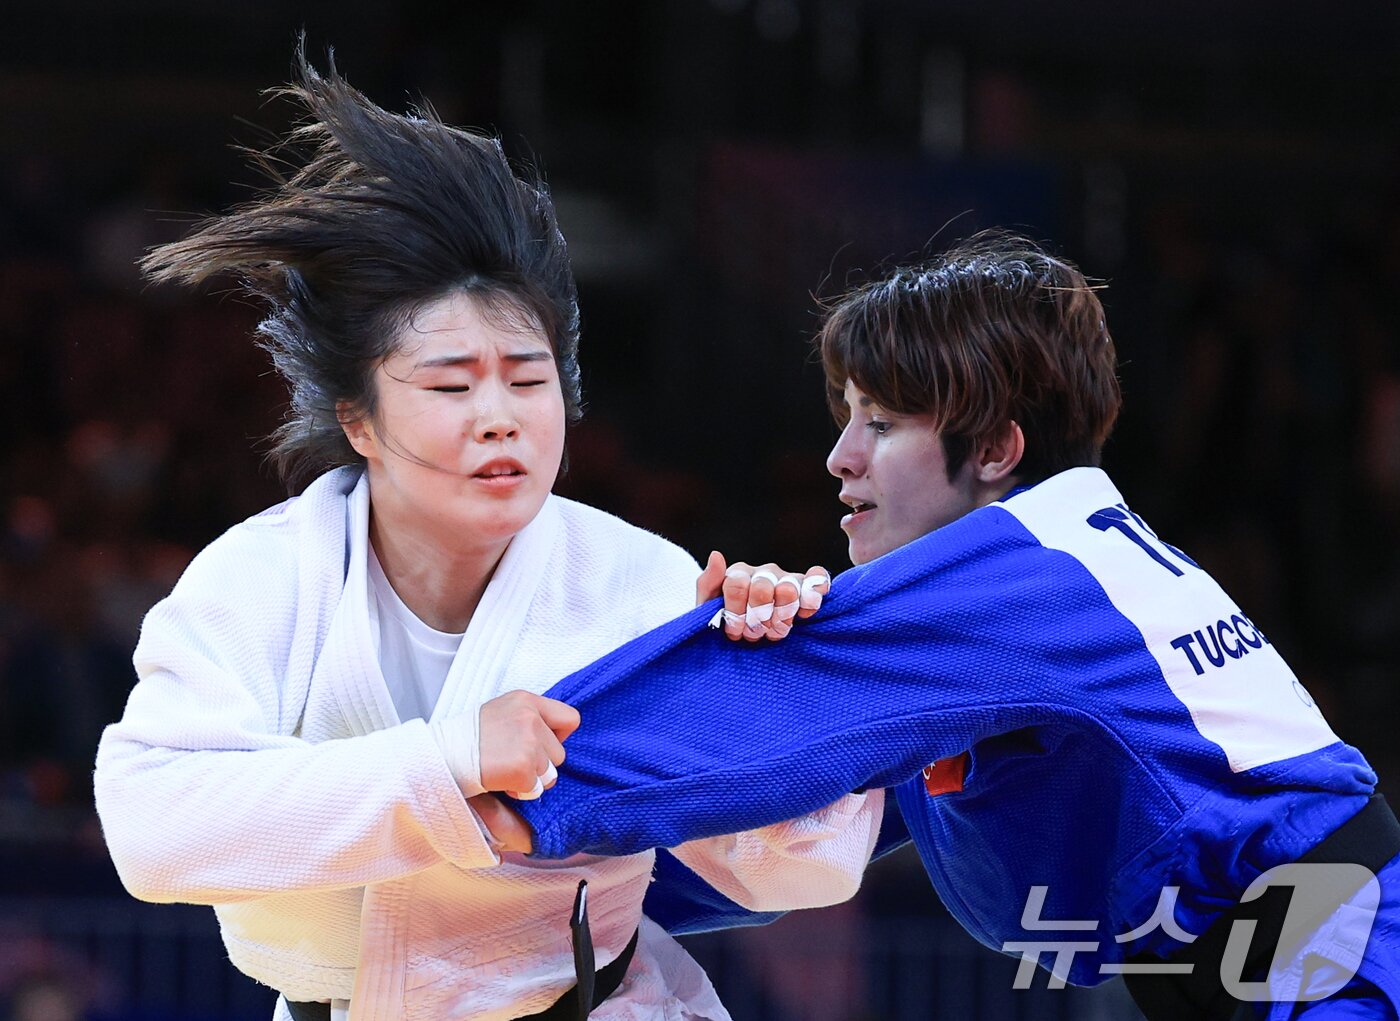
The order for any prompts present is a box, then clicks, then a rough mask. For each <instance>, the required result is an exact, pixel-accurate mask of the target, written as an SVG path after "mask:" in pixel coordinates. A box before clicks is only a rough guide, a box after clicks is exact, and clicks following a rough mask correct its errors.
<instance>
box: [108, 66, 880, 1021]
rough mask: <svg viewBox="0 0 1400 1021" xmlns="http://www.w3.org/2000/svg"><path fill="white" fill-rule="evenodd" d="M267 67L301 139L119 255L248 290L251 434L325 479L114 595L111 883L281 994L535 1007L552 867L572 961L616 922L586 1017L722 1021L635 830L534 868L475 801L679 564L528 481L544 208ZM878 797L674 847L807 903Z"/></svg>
mask: <svg viewBox="0 0 1400 1021" xmlns="http://www.w3.org/2000/svg"><path fill="white" fill-rule="evenodd" d="M301 77H302V81H301V83H300V84H299V85H297V86H294V87H291V88H289V89H288V93H289V94H290V95H291V96H292V97H293V98H295V99H297V100H299V101H300V102H302V103H304V104H305V106H306V107H307V108H308V110H309V111H310V113H311V120H310V122H309V124H308V126H306V127H303V128H302V129H300V131H299V132H298V133H296V134H294V135H293V136H292V139H291V141H292V142H293V143H294V145H299V146H303V147H306V148H308V149H309V151H307V152H305V154H304V155H303V156H301V157H297V156H295V155H290V156H289V155H287V154H286V153H282V154H279V159H280V160H281V162H278V161H269V162H268V163H267V165H268V166H269V167H273V168H275V167H278V166H288V165H292V166H297V165H298V163H297V161H298V160H300V163H299V169H297V170H295V172H294V173H292V174H291V176H289V177H287V178H285V179H279V180H278V184H277V186H276V187H275V188H274V189H273V190H272V192H271V193H270V194H268V195H266V196H265V197H263V198H261V199H259V200H257V201H255V202H253V203H251V204H249V205H247V206H244V207H241V208H239V209H236V210H234V211H233V212H231V213H230V214H228V215H225V216H223V217H220V218H217V219H214V220H212V221H209V222H208V223H206V224H205V225H203V226H202V227H201V228H200V229H199V230H198V231H197V232H196V233H195V234H194V235H192V236H191V237H190V238H189V239H187V240H185V241H182V242H178V243H176V244H173V245H169V246H166V247H164V248H162V249H158V250H157V251H155V252H154V253H152V255H151V256H150V257H149V258H148V259H147V261H146V264H145V268H146V269H147V271H148V272H149V273H150V274H151V275H152V276H153V277H154V278H155V279H158V280H181V281H186V282H193V281H200V280H203V279H205V278H207V277H210V276H213V275H215V274H217V273H220V272H225V271H230V270H231V271H234V272H237V273H239V274H241V275H242V278H243V280H244V282H245V283H246V285H247V286H248V287H249V288H250V289H251V290H252V291H253V292H254V293H257V294H259V295H260V296H262V297H263V298H265V299H266V300H267V301H268V302H269V303H270V307H271V313H270V315H269V317H268V318H267V320H266V321H265V322H264V323H263V324H262V326H261V328H260V331H261V333H262V340H263V343H264V345H265V346H266V347H267V348H268V349H269V350H270V351H271V353H272V355H273V358H274V361H275V363H276V365H277V367H278V369H279V371H281V373H282V374H283V375H284V376H285V377H286V378H287V379H288V380H289V382H290V384H291V387H292V408H291V412H290V415H289V419H288V422H287V424H286V425H285V426H284V427H283V428H282V429H281V430H280V432H279V434H278V437H277V448H276V454H277V456H278V457H279V459H280V461H281V463H282V465H283V466H284V468H287V469H290V470H291V471H292V472H295V471H297V470H304V469H307V468H321V469H324V468H326V467H329V466H336V465H339V467H334V468H333V469H332V470H330V471H329V472H327V473H326V474H322V475H321V476H320V477H319V478H317V479H316V480H315V481H314V482H312V483H311V484H310V486H309V487H308V488H306V490H305V491H304V492H303V493H302V494H301V495H300V496H299V497H296V498H294V499H292V500H288V501H287V502H286V503H283V504H281V505H279V506H277V507H273V508H271V509H270V510H268V511H265V512H264V513H262V514H260V515H258V516H256V517H253V518H251V519H249V520H248V521H245V522H243V523H242V524H239V525H236V526H234V527H233V528H232V529H230V530H229V531H228V532H227V533H226V534H225V535H223V536H222V537H221V538H219V539H218V540H216V541H215V542H214V543H212V544H211V545H210V546H209V547H208V548H207V549H205V550H204V551H203V552H202V553H200V555H199V556H198V557H196V558H195V560H194V562H193V563H192V564H191V565H190V567H189V569H188V571H187V572H186V573H185V575H184V577H183V578H181V580H180V582H179V584H178V585H177V586H176V587H175V590H174V591H173V592H172V593H171V595H170V596H169V597H168V598H166V599H165V600H164V601H162V602H161V603H160V604H158V605H157V606H156V607H155V608H154V609H153V610H152V611H151V613H150V614H149V616H148V617H147V619H146V621H145V624H144V626H143V629H142V635H141V640H140V643H139V645H138V646H137V649H136V656H135V662H136V668H137V673H138V677H139V682H138V684H137V686H136V688H135V689H134V691H133V692H132V694H131V698H130V701H129V702H128V705H127V709H126V712H125V715H124V716H123V718H122V720H121V721H120V722H118V723H116V724H113V725H112V726H111V727H109V728H108V729H107V731H106V733H105V734H104V736H103V739H102V743H101V746H100V747H99V749H98V758H97V772H96V780H95V784H96V795H97V806H98V811H99V813H100V815H101V819H102V824H103V828H104V832H105V834H106V837H107V841H108V845H109V847H110V849H111V853H112V858H113V860H114V861H115V862H116V865H117V869H118V871H119V873H120V874H121V877H122V880H123V882H124V883H125V884H126V885H127V888H128V889H129V890H130V891H131V892H132V893H133V894H135V895H136V896H138V897H140V898H142V899H145V900H150V901H159V902H170V901H183V902H192V903H203V904H211V905H214V907H215V910H216V912H217V913H218V916H219V920H220V924H221V927H222V931H223V936H224V940H225V943H226V945H227V947H228V951H229V955H230V957H231V959H232V960H233V962H234V964H236V965H237V966H238V967H239V968H240V969H241V970H243V971H244V972H246V973H247V974H249V975H251V976H253V977H254V978H255V979H257V980H259V981H261V982H264V983H266V984H268V985H270V986H272V987H273V988H275V989H277V990H279V991H280V992H281V993H282V994H283V999H282V1000H279V1005H278V1017H279V1018H285V1017H286V1016H287V1010H288V1008H287V1006H286V1003H287V1002H289V1001H290V1002H293V1003H297V1004H331V1008H332V1012H333V1014H335V1015H341V1016H344V1015H346V1014H348V1016H349V1017H350V1018H353V1019H355V1021H370V1019H374V1021H397V1019H400V1018H408V1019H424V1021H427V1019H433V1021H440V1019H443V1018H457V1017H468V1016H469V1017H475V1018H486V1019H508V1018H520V1017H527V1016H532V1015H536V1014H543V1016H546V1017H549V1016H552V1015H550V1014H549V1013H548V1011H549V1009H550V1007H551V1004H554V1003H555V1002H556V1001H557V1000H559V999H560V997H561V995H563V994H565V993H566V991H567V990H569V988H570V987H571V986H572V985H573V983H574V966H573V958H572V953H571V946H570V939H569V931H568V927H567V918H568V913H569V909H570V905H571V902H572V899H573V897H574V892H575V888H576V886H577V883H578V880H579V879H580V878H586V879H587V880H588V882H589V887H590V914H591V922H592V932H593V939H594V942H595V944H596V947H597V960H598V964H599V965H600V966H606V965H607V964H608V963H609V962H611V961H612V960H613V959H615V958H617V957H618V955H619V954H621V953H623V952H624V949H625V948H626V947H627V946H628V944H629V940H630V939H631V938H632V936H633V935H634V933H638V930H639V929H640V932H639V934H638V939H637V943H636V949H635V955H634V956H633V958H632V960H631V963H630V965H628V966H627V968H626V972H625V978H624V979H623V980H622V982H621V985H620V987H619V988H618V989H617V991H616V992H615V993H614V994H613V995H612V996H611V997H610V998H608V999H607V1000H606V1001H605V1002H604V1003H603V1004H602V1005H601V1006H599V1007H598V1008H597V1009H596V1010H595V1011H594V1013H593V1017H595V1018H598V1019H604V1021H607V1019H613V1021H622V1019H635V1021H641V1019H648V1021H650V1019H661V1018H665V1019H680V1018H710V1019H722V1018H727V1016H728V1015H727V1013H726V1012H725V1010H724V1008H723V1007H722V1006H721V1005H720V1004H719V1002H718V1001H717V999H716V997H715V994H714V990H713V988H712V987H711V986H710V984H709V981H708V980H707V979H706V978H705V976H704V975H703V973H702V972H701V971H700V969H699V968H698V966H697V965H696V964H695V963H694V962H693V961H692V960H691V959H690V958H689V956H688V955H686V953H685V952H684V951H683V950H682V949H681V948H680V947H679V945H677V944H676V943H675V942H674V941H673V940H672V939H671V938H670V937H669V936H668V935H666V934H665V933H664V932H663V931H662V930H661V929H660V928H659V927H657V926H656V925H654V924H652V923H650V922H649V921H648V920H646V919H645V918H644V917H643V916H642V914H641V905H642V898H643V895H644V893H645V892H646V887H647V884H648V882H649V881H650V876H651V868H652V855H651V854H643V855H636V856H633V857H630V858H621V859H596V858H576V859H573V860H569V861H564V862H554V863H549V862H535V861H532V860H530V859H527V858H525V857H524V856H523V855H521V854H519V853H517V852H518V851H519V850H522V849H528V834H527V832H526V833H525V836H524V837H522V830H521V828H520V825H519V824H518V822H517V821H516V820H515V818H514V816H513V815H511V814H510V813H509V812H508V811H506V810H505V809H504V808H503V807H502V805H501V803H500V802H498V801H497V800H496V799H495V798H494V797H493V796H491V795H490V794H488V793H487V792H491V791H507V792H516V793H518V794H520V795H522V796H539V794H540V792H541V790H542V789H545V788H547V787H548V786H549V785H550V784H552V782H553V779H554V775H555V771H554V767H555V766H556V765H557V764H558V763H559V762H561V761H562V760H563V756H564V748H563V744H562V742H563V741H564V740H566V739H567V737H568V735H569V734H570V733H571V732H572V731H573V729H574V727H575V726H577V725H578V718H577V714H576V713H575V712H574V711H573V710H572V709H571V708H570V707H568V706H566V705H564V704H562V703H559V702H555V701H553V700H550V699H546V698H543V697H542V696H541V695H539V692H542V691H543V690H545V689H546V688H548V687H549V686H550V685H551V684H552V683H553V682H554V681H555V680H557V679H558V678H559V677H561V676H563V675H564V674H567V673H569V672H570V671H572V670H574V669H576V668H578V667H580V666H582V665H584V664H585V663H587V662H589V661H590V660H592V659H595V658H596V657H598V656H599V655H601V654H602V653H604V652H607V651H609V650H611V649H612V648H614V647H616V646H617V645H619V644H620V643H622V642H624V641H626V640H628V639H630V638H632V637H634V636H636V635H638V634H640V633H642V632H644V631H646V630H648V629H650V628H651V627H654V626H655V625H657V624H659V623H661V622H662V621H664V620H666V619H669V618H670V617H672V616H674V615H676V614H677V613H679V612H681V611H683V610H685V609H686V608H688V607H689V606H690V605H691V603H692V595H693V592H694V589H695V578H696V572H697V565H696V564H695V562H694V561H693V560H692V559H691V558H690V557H689V556H688V555H687V554H686V553H684V552H683V551H682V550H680V549H679V548H677V547H675V546H673V545H671V544H670V543H668V542H666V541H664V540H662V539H660V538H658V537H656V536H654V535H651V534H649V533H646V532H644V531H642V530H640V529H637V528H635V527H633V526H630V525H628V524H626V523H624V522H622V521H620V520H618V519H616V518H614V517H611V516H609V515H607V514H604V513H602V512H601V511H598V510H594V509H592V508H589V507H586V506H583V505H580V504H577V503H573V502H571V501H568V500H564V499H561V498H559V497H556V496H553V495H551V493H550V488H551V486H552V484H553V482H554V480H555V478H556V476H557V474H558V472H559V469H560V464H561V459H562V457H563V452H564V433H565V426H566V422H568V421H569V420H572V419H574V418H576V417H577V415H578V408H579V384H578V380H579V376H578V365H577V360H576V352H577V312H576V307H575V303H574V285H573V279H572V275H571V272H570V270H569V266H568V260H567V255H566V252H565V248H564V242H563V238H562V237H561V236H560V235H559V232H558V229H557V227H556V225H555V221H554V213H553V208H552V205H551V203H550V200H549V197H548V195H547V193H546V192H545V190H544V188H543V186H542V185H541V184H540V183H538V182H537V181H535V180H533V179H528V178H526V177H524V176H519V175H517V174H516V173H515V172H513V171H512V169H511V167H510V166H509V164H508V163H507V162H506V160H505V159H504V157H503V155H502V153H501V151H500V148H499V146H498V145H497V143H496V142H495V141H494V140H491V139H488V138H484V137H481V136H478V135H474V134H471V133H468V132H464V131H460V130H456V129H452V128H448V127H446V126H444V125H443V124H441V123H440V122H439V121H438V120H436V119H435V118H434V117H433V116H432V115H431V114H421V113H420V114H416V115H414V116H411V117H400V116H396V115H392V114H389V113H386V112H385V111H383V110H380V109H379V108H377V107H375V106H373V105H372V104H370V103H369V102H368V101H367V100H365V99H364V98H363V97H362V96H360V95H359V94H358V93H357V92H355V91H354V90H352V89H351V88H350V87H349V86H348V85H346V84H345V83H344V81H343V80H342V79H340V78H339V77H338V76H337V75H336V74H335V73H334V70H332V73H331V74H330V75H329V76H328V77H326V78H322V77H320V76H318V75H317V74H316V73H315V72H314V71H313V70H311V69H310V68H309V67H308V66H306V64H305V61H304V60H302V61H301ZM287 161H291V162H290V163H289V162H287ZM720 569H721V570H722V567H721V568H720ZM712 581H713V579H712ZM583 725H584V726H587V721H584V722H583ZM543 796H545V797H548V796H549V795H548V793H545V794H544V795H543ZM880 810H881V804H880V795H879V792H873V793H872V794H869V795H850V796H848V797H846V798H844V799H842V800H841V801H839V802H837V803H836V804H834V805H832V806H830V807H828V808H827V809H825V810H823V811H821V812H818V813H815V814H814V815H811V816H807V817H804V818H801V819H798V820H795V821H792V822H789V823H784V824H779V825H776V826H771V827H767V828H765V829H763V830H758V831H753V832H749V833H744V834H739V835H735V836H730V837H721V838H715V839H711V840H706V841H702V842H697V843H695V844H692V845H686V846H683V847H681V848H678V849H677V851H676V853H677V854H678V856H679V857H680V858H681V860H683V861H684V862H686V863H687V864H688V865H690V867H691V868H693V869H694V870H695V871H696V872H698V873H699V874H700V875H701V876H702V877H703V878H704V879H705V880H707V881H708V882H710V883H711V884H712V885H714V886H715V887H716V888H717V889H719V890H720V891H721V892H722V893H724V894H726V895H727V896H729V897H731V898H733V899H735V900H737V901H739V902H740V903H741V904H744V905H745V906H747V907H750V908H755V909H759V910H765V909H777V908H789V907H802V906H815V905H819V904H826V903H832V902H835V901H838V900H842V899H844V898H846V897H849V896H850V895H851V894H852V892H853V891H854V890H855V888H856V886H857V884H858V882H859V877H860V874H861V871H862V869H863V867H864V865H865V863H866V860H867V858H868V856H869V853H870V849H871V846H872V844H873V841H874V837H875V830H876V829H877V825H878V819H879V815H880ZM301 1009H302V1008H300V1007H299V1008H298V1011H300V1010H301ZM321 1009H322V1010H323V1011H324V1010H325V1008H324V1007H323V1008H321Z"/></svg>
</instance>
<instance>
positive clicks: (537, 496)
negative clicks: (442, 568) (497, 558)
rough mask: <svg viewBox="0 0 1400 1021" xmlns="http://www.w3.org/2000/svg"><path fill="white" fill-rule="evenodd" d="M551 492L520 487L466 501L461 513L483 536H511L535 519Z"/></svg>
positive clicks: (466, 525) (460, 515) (467, 523)
mask: <svg viewBox="0 0 1400 1021" xmlns="http://www.w3.org/2000/svg"><path fill="white" fill-rule="evenodd" d="M548 496H549V491H548V490H545V491H544V492H532V491H531V490H530V489H520V490H516V491H515V492H513V493H509V494H505V493H501V494H491V495H489V496H488V497H486V498H485V499H481V498H480V497H479V496H478V497H477V498H476V499H471V500H468V501H465V504H466V505H465V506H463V507H462V508H461V512H460V514H459V515H458V517H459V518H460V520H461V522H462V526H463V527H464V528H467V529H470V530H471V531H472V532H473V533H475V534H476V535H478V536H480V537H482V538H487V537H489V538H493V539H507V540H508V539H510V538H512V537H513V536H514V535H515V534H516V533H517V532H519V531H521V530H522V529H524V528H525V527H526V526H528V525H529V524H530V522H531V521H534V520H535V517H536V515H538V514H539V512H540V508H542V507H543V506H544V502H545V499H546V498H548Z"/></svg>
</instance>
